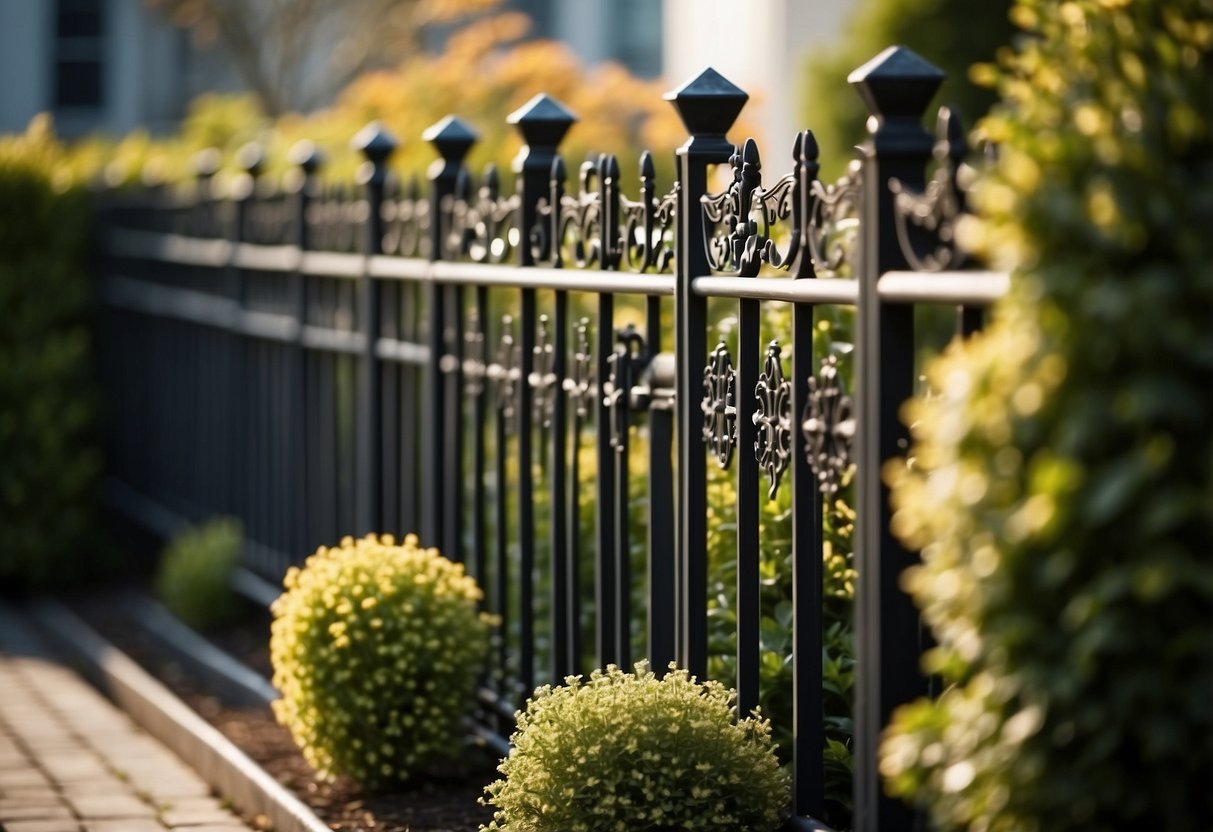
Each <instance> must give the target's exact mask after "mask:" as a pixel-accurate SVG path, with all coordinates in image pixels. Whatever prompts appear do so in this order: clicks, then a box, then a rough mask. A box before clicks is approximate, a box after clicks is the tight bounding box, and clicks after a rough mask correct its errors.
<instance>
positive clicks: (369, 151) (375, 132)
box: [350, 121, 400, 164]
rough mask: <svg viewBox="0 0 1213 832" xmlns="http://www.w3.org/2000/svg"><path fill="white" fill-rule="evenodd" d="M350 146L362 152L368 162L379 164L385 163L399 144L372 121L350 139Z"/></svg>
mask: <svg viewBox="0 0 1213 832" xmlns="http://www.w3.org/2000/svg"><path fill="white" fill-rule="evenodd" d="M350 146H351V147H353V148H354V149H355V150H359V151H361V152H362V155H363V156H365V157H366V158H367V160H368V161H370V162H373V163H375V164H380V163H382V162H385V161H387V157H388V156H391V155H392V151H394V150H395V149H396V148H397V147H399V146H400V142H399V141H397V139H396V137H395V136H393V135H392V134H391V132H389V131H388V129H387V128H386V127H384V126H383V125H382V124H381V123H380V122H378V121H372V122H371V123H370V124H368V125H367V126H366V127H363V128H362V129H361V130H359V131H358V132H357V133H355V134H354V138H352V139H350Z"/></svg>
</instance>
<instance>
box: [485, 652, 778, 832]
mask: <svg viewBox="0 0 1213 832" xmlns="http://www.w3.org/2000/svg"><path fill="white" fill-rule="evenodd" d="M565 682H566V684H565V685H564V686H562V687H551V686H544V687H542V688H540V689H539V690H537V691H536V692H535V697H534V698H533V699H531V700H529V701H528V702H527V709H526V712H525V713H520V714H519V715H518V731H517V732H516V733H515V734H514V736H513V738H512V741H513V744H514V749H513V753H511V755H510V756H509V757H507V758H506V759H505V760H503V761H502V763H501V765H500V766H499V767H498V771H500V772H501V773H502V774H503V775H505V779H504V780H498V781H497V782H495V783H493V784H492V785H490V786H489V787H488V788H487V789H486V792H487V794H488V796H489V798H488V800H487V802H488V803H492V804H493V805H494V806H496V808H497V812H496V815H495V816H494V819H493V822H492V823H491V824H489V826H487V827H481V829H482V830H498V832H522V830H526V831H527V832H547V831H548V830H551V832H597V831H598V830H617V829H635V830H646V829H648V830H654V829H678V830H692V829H712V830H729V832H734V830H751V829H752V830H760V829H773V828H774V827H775V825H776V824H777V823H778V821H779V812H780V810H781V809H782V808H783V807H784V806H785V805H786V803H787V800H788V781H787V777H786V775H785V773H784V772H783V770H782V769H780V767H779V762H778V761H777V760H776V758H775V749H774V743H773V742H772V740H771V726H770V723H769V722H768V721H767V720H765V719H762V718H761V716H759V715H757V714H756V715H755V716H753V717H749V718H746V719H743V720H741V721H739V722H735V721H734V716H735V709H734V708H733V707H732V701H733V698H734V692H733V691H729V690H726V689H725V688H724V687H723V686H722V685H721V684H720V683H718V682H705V683H702V684H700V683H698V682H696V681H695V679H693V678H691V677H689V676H688V675H687V672H686V671H685V670H676V669H673V668H672V667H671V670H670V672H669V673H668V674H667V675H666V676H665V678H663V679H658V678H657V677H656V676H655V675H654V674H653V673H652V672H651V671H650V670H649V669H648V666H647V664H646V663H645V662H640V663H638V664H637V665H636V671H635V673H634V674H633V673H624V672H623V671H622V670H620V669H618V668H617V667H615V666H614V665H611V666H609V667H608V668H607V670H606V672H603V671H600V670H596V671H594V673H593V674H592V675H591V676H590V680H589V681H588V682H583V681H582V679H581V677H579V676H571V677H569V678H568V679H566V680H565Z"/></svg>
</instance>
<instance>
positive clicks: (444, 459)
mask: <svg viewBox="0 0 1213 832" xmlns="http://www.w3.org/2000/svg"><path fill="white" fill-rule="evenodd" d="M421 138H422V139H423V140H425V141H427V142H429V143H430V144H431V145H433V147H434V149H435V150H437V151H438V155H439V157H440V158H439V159H437V160H436V161H435V162H434V163H433V164H432V165H430V169H429V171H428V173H427V176H428V178H429V180H430V260H431V261H434V260H441V259H442V248H443V243H444V237H445V234H446V231H447V229H445V228H444V227H443V222H442V220H443V214H442V203H443V201H444V200H448V199H449V198H450V197H451V196H452V195H453V194H454V193H455V183H456V181H457V180H458V179H459V171H460V170H462V168H463V159H464V157H466V156H467V154H468V151H469V150H471V149H472V145H474V144H475V143H476V140H477V139H478V138H479V137H478V136H477V135H476V133H475V131H473V130H472V128H470V127H469V126H468V125H467V124H465V123H464V122H463V121H461V120H460V119H458V118H456V117H455V116H453V115H451V116H447V117H446V118H444V119H442V120H441V121H439V122H437V123H436V124H434V125H432V126H431V127H430V128H429V129H427V130H426V131H425V132H424V133H422V134H421ZM427 303H428V306H429V318H430V321H429V332H428V333H427V338H428V341H429V348H430V356H429V362H428V364H427V366H426V377H425V379H426V381H425V385H426V386H425V396H424V399H425V405H424V409H423V410H422V417H421V418H422V422H421V436H422V443H421V471H422V477H423V478H424V479H425V485H424V487H423V488H422V489H421V498H422V506H421V540H422V542H423V543H424V544H425V545H427V546H429V545H433V546H438V547H439V548H440V549H441V550H442V552H443V553H444V554H445V555H446V556H447V557H448V558H450V559H451V560H460V556H459V534H460V528H461V524H460V522H459V517H460V515H461V511H460V506H461V503H462V496H463V489H462V482H463V479H462V476H461V474H462V469H463V464H462V463H463V450H462V448H463V446H462V439H463V418H462V417H463V404H462V400H461V398H460V386H461V384H462V372H461V364H462V361H463V338H462V333H463V292H462V291H461V290H460V288H459V287H458V286H444V285H441V284H439V283H437V282H434V281H431V282H430V284H429V286H428V287H427ZM448 349H449V350H450V351H451V353H452V356H451V358H448V357H447V355H446V352H447V350H448ZM452 359H453V360H452ZM444 362H445V363H444ZM448 365H449V366H448ZM448 420H449V421H450V424H449V425H448V424H447V422H448Z"/></svg>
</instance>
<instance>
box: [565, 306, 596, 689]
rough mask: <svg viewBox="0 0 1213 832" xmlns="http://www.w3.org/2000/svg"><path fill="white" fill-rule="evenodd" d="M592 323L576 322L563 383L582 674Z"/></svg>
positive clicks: (572, 658)
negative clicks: (584, 461) (568, 417)
mask: <svg viewBox="0 0 1213 832" xmlns="http://www.w3.org/2000/svg"><path fill="white" fill-rule="evenodd" d="M589 327H590V322H589V319H587V318H582V319H581V320H580V321H578V322H577V329H576V338H575V340H574V344H575V346H574V349H575V352H574V353H573V367H572V371H571V372H570V374H569V377H568V378H567V379H566V380H565V382H564V389H565V390H566V391H568V393H569V400H570V401H569V403H570V405H571V409H572V426H571V434H572V447H571V448H570V451H569V488H568V506H569V510H568V516H569V522H568V598H569V668H570V670H569V672H570V673H581V672H582V666H581V658H582V644H581V639H582V632H581V432H582V428H583V427H584V425H585V421H586V418H587V417H588V416H589V408H588V406H587V405H588V400H589V397H590V390H592V389H593V379H592V378H591V377H590V376H591V373H592V372H593V369H592V368H593V363H592V362H593V358H592V356H591V353H590V343H591V340H590V339H591V335H590V331H589Z"/></svg>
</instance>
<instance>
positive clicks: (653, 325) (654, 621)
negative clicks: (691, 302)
mask: <svg viewBox="0 0 1213 832" xmlns="http://www.w3.org/2000/svg"><path fill="white" fill-rule="evenodd" d="M656 195H657V177H656V171H655V169H654V167H653V155H652V154H651V153H649V151H647V150H646V151H644V152H643V153H642V154H641V155H640V200H641V202H642V204H643V205H644V234H645V241H646V242H645V251H646V252H648V260H647V261H646V264H645V265H646V267H648V266H652V265H653V264H654V262H655V254H656V251H655V249H654V248H653V247H652V246H653V233H654V228H655V227H656V210H657V205H656V201H655V200H656ZM631 243H632V241H630V240H629V241H627V242H626V243H625V244H629V245H630V244H631ZM645 338H646V339H647V340H648V352H649V356H650V357H651V361H652V362H653V363H652V364H651V365H650V370H649V379H650V381H649V386H650V388H651V389H650V399H649V405H648V407H649V481H648V490H649V518H648V520H649V522H648V542H647V544H648V545H647V549H648V564H649V575H648V607H649V608H648V633H647V639H646V642H647V644H648V656H649V661H650V662H651V663H652V666H653V669H654V670H655V671H656V672H657V673H658V674H661V673H664V672H665V670H666V668H667V667H668V666H669V664H670V662H672V661H674V657H675V654H676V652H677V638H676V636H677V610H678V604H677V593H678V589H677V587H678V583H677V574H676V570H675V567H674V562H675V552H674V468H673V465H674V462H673V458H672V457H671V451H672V449H673V442H674V420H673V416H674V414H673V409H672V405H673V402H672V400H671V399H670V398H669V397H668V395H667V394H665V393H664V392H663V393H658V391H657V390H656V389H654V388H656V386H657V384H658V383H659V382H661V381H664V379H665V374H664V373H663V372H659V371H658V366H657V364H661V365H662V366H663V367H664V365H665V361H666V359H665V358H664V357H662V358H659V356H661V355H662V352H661V350H662V341H663V336H662V327H661V298H660V297H659V296H656V295H651V296H649V297H648V298H646V299H645Z"/></svg>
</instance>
